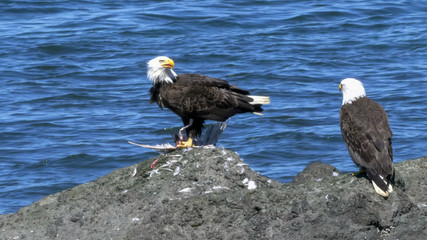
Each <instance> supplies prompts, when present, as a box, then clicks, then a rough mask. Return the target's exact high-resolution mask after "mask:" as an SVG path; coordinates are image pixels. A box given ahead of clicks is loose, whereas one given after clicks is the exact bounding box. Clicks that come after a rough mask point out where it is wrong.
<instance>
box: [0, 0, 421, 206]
mask: <svg viewBox="0 0 427 240" xmlns="http://www.w3.org/2000/svg"><path fill="white" fill-rule="evenodd" d="M125 2H126V3H120V2H117V1H97V0H85V1H82V0H80V1H30V0H27V1H12V0H10V1H2V2H1V3H0V6H1V7H0V30H1V32H2V34H1V35H0V41H1V43H2V44H1V45H2V47H1V48H0V56H1V59H2V63H1V64H0V69H1V73H2V74H1V82H0V84H1V85H0V86H1V88H0V101H1V103H2V104H1V109H2V110H1V115H0V143H1V144H0V153H1V154H0V213H11V212H14V211H16V210H18V209H19V208H20V207H23V206H26V205H28V204H30V203H32V202H34V201H37V200H39V199H40V198H41V197H43V196H45V195H48V194H51V193H55V192H58V191H61V190H64V189H67V188H70V187H73V186H76V185H78V184H81V183H84V182H88V181H91V180H94V179H96V178H97V177H100V176H102V175H105V174H107V173H109V172H111V171H112V170H114V169H117V168H120V167H124V166H128V165H130V164H133V163H137V162H139V161H142V160H145V159H148V158H150V157H154V156H156V155H157V154H156V153H155V152H152V151H150V150H146V149H142V148H138V147H136V146H133V145H129V144H128V143H127V141H128V140H132V141H137V142H141V143H151V144H153V143H156V144H157V143H165V142H170V136H169V134H168V132H167V131H166V130H165V128H169V127H178V126H180V125H181V121H180V120H179V118H178V117H177V116H175V115H174V114H173V113H171V112H169V111H167V110H164V111H161V110H160V109H159V108H158V107H157V106H156V105H154V104H153V105H149V104H148V102H149V95H148V89H149V88H150V82H149V81H148V80H147V79H146V77H145V73H146V68H145V64H146V62H147V61H148V60H150V59H151V58H153V57H156V56H158V55H167V56H169V57H171V58H173V59H174V60H175V63H176V66H175V70H176V72H178V73H186V72H195V73H201V74H206V75H209V76H212V77H218V78H223V79H226V80H228V81H229V82H231V83H233V84H236V85H239V86H240V87H242V88H246V89H248V90H250V91H251V93H252V94H257V95H269V96H271V100H272V104H270V105H268V106H266V107H265V114H264V116H262V117H260V116H256V115H252V114H245V115H238V116H235V117H233V118H232V120H231V121H230V123H229V126H228V128H227V129H226V131H225V133H224V134H223V135H222V138H221V140H220V142H219V146H222V147H226V148H229V149H232V150H234V151H237V152H238V153H239V154H240V155H241V156H242V158H243V159H244V160H245V161H246V162H247V163H248V164H249V165H250V166H251V167H252V168H253V169H255V170H256V171H258V172H260V173H262V174H264V175H266V176H269V177H271V178H274V179H276V180H279V181H282V182H288V181H290V180H291V179H292V177H293V176H295V175H296V174H297V173H298V172H299V171H301V170H302V169H303V168H304V167H305V166H306V165H307V164H308V163H309V162H311V161H318V160H320V161H323V162H326V163H329V164H333V165H334V166H336V167H337V168H338V169H339V170H340V171H343V172H346V171H353V170H356V167H355V165H354V164H353V163H352V161H351V159H350V158H349V156H348V153H347V150H346V149H345V145H344V142H343V141H342V138H341V135H340V130H339V109H340V106H341V101H342V99H341V94H340V92H339V91H338V84H339V82H340V80H341V79H343V78H345V77H355V78H358V79H360V80H362V81H363V82H364V83H365V87H366V90H367V94H368V96H369V97H371V98H373V99H375V100H377V101H378V102H380V103H381V104H382V105H383V106H384V107H385V109H386V110H387V112H388V114H389V118H390V124H391V127H392V130H393V132H394V141H393V147H394V154H395V162H399V161H402V160H405V159H410V158H416V157H420V156H423V155H426V151H425V148H426V142H427V136H426V123H427V121H426V118H425V114H426V112H427V107H426V104H425V100H426V97H425V92H426V83H427V76H426V72H427V31H425V26H427V25H426V24H427V7H426V5H425V3H424V2H423V1H394V2H393V3H390V2H389V1H379V0H375V1H368V2H360V1H346V2H345V3H339V2H336V1H287V3H284V2H283V1H251V0H249V1H248V0H245V1H226V0H223V1H220V0H208V1H192V0H184V1H152V2H151V3H141V2H142V1H125Z"/></svg>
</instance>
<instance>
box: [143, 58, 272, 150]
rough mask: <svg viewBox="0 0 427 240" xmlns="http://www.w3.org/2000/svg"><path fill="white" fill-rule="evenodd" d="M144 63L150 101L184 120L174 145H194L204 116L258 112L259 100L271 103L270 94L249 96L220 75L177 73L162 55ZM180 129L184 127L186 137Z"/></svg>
mask: <svg viewBox="0 0 427 240" xmlns="http://www.w3.org/2000/svg"><path fill="white" fill-rule="evenodd" d="M147 65H148V66H147V67H148V70H147V77H148V79H150V80H151V81H152V83H153V86H152V87H151V89H150V95H151V99H150V103H153V102H156V103H157V104H158V105H159V107H160V108H163V107H167V108H169V109H170V110H171V111H172V112H174V113H175V114H177V115H178V116H180V117H181V119H182V122H183V123H184V127H183V128H181V130H180V131H179V137H180V141H179V142H178V143H177V147H181V148H185V147H191V146H194V144H193V139H195V138H196V137H197V136H199V135H200V134H201V132H202V128H203V123H204V122H205V120H214V121H220V122H223V121H225V120H227V119H228V118H229V117H231V116H233V115H235V114H238V113H246V112H251V113H257V114H260V113H261V112H262V111H263V109H262V108H261V106H262V104H268V103H270V98H269V97H265V96H251V95H249V92H248V91H246V90H243V89H241V88H239V87H237V86H234V85H230V84H229V83H228V82H227V81H225V80H222V79H219V78H211V77H208V76H204V75H200V74H188V73H187V74H179V75H178V74H176V73H175V72H174V71H173V70H172V68H173V67H174V66H175V63H174V61H173V60H172V59H170V58H168V57H165V56H159V57H156V58H154V59H152V60H150V61H149V62H148V63H147ZM183 130H186V133H187V137H188V140H187V141H185V139H184V137H183V134H182V132H183Z"/></svg>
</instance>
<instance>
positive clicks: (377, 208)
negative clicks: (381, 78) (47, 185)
mask: <svg viewBox="0 0 427 240" xmlns="http://www.w3.org/2000/svg"><path fill="white" fill-rule="evenodd" d="M426 176H427V158H420V159H415V160H408V161H404V162H401V163H398V164H396V178H395V191H394V192H393V193H392V194H391V195H390V197H389V198H387V199H385V198H383V197H381V196H379V195H378V194H376V193H375V191H374V189H373V188H372V185H371V184H370V182H369V181H368V180H367V179H366V178H364V177H358V178H357V177H353V176H351V174H339V172H338V171H337V170H336V169H335V168H334V167H332V166H330V165H327V164H321V163H313V164H311V165H309V166H308V167H307V168H306V169H305V170H304V171H303V172H302V173H301V174H299V175H298V176H297V177H295V179H294V182H293V183H287V184H282V183H279V182H277V181H274V180H271V179H269V178H267V177H264V176H261V175H259V174H257V173H256V172H254V171H252V170H251V169H250V168H249V167H248V165H246V164H245V163H244V162H243V161H242V160H241V159H240V158H239V156H238V154H237V153H234V152H231V151H228V150H225V149H221V148H196V149H191V150H180V151H175V152H172V153H169V154H167V155H162V156H158V157H157V158H155V159H150V160H147V161H144V162H141V163H139V164H136V165H132V166H130V167H126V168H122V169H118V170H116V171H113V172H112V173H110V174H108V175H106V176H104V177H101V178H99V179H97V180H95V181H93V182H89V183H86V184H82V185H80V186H77V187H74V188H72V189H68V190H65V191H62V192H59V193H56V194H53V195H49V196H47V197H45V198H43V199H41V200H40V201H38V202H35V203H33V204H31V205H30V206H28V207H24V208H22V209H20V210H19V211H18V212H16V213H14V214H10V215H0V239H314V238H316V239H425V238H426V236H427V230H426V226H427V185H426V182H427V181H426Z"/></svg>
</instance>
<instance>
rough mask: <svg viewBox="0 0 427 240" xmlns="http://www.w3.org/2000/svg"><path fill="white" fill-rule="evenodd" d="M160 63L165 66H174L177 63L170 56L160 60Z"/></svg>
mask: <svg viewBox="0 0 427 240" xmlns="http://www.w3.org/2000/svg"><path fill="white" fill-rule="evenodd" d="M160 65H161V66H162V67H164V68H171V69H172V68H173V67H175V63H174V62H173V60H172V59H170V58H168V59H166V60H160Z"/></svg>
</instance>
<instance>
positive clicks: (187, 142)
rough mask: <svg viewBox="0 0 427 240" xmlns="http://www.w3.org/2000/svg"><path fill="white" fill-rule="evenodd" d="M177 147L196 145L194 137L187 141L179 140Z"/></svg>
mask: <svg viewBox="0 0 427 240" xmlns="http://www.w3.org/2000/svg"><path fill="white" fill-rule="evenodd" d="M176 147H177V148H189V147H194V144H193V139H192V138H188V140H187V141H179V142H178V144H177V145H176Z"/></svg>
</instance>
